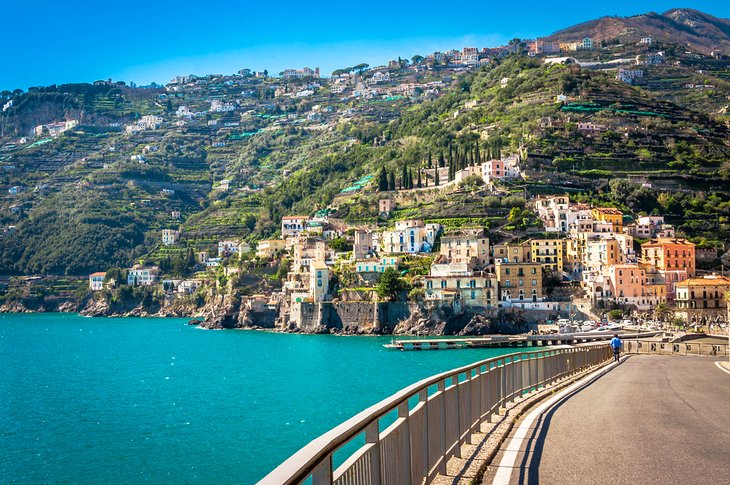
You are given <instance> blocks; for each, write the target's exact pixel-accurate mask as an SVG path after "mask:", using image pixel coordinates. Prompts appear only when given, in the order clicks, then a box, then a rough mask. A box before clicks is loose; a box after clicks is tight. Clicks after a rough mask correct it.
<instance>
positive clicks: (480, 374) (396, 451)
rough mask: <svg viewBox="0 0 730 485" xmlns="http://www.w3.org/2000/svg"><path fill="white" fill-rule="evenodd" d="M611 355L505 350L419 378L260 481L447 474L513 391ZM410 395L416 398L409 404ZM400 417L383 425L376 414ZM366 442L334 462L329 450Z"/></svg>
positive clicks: (345, 481) (340, 482)
mask: <svg viewBox="0 0 730 485" xmlns="http://www.w3.org/2000/svg"><path fill="white" fill-rule="evenodd" d="M611 358H612V353H611V350H610V348H609V347H608V345H593V346H586V347H562V348H560V347H552V348H549V349H546V350H541V351H526V352H518V353H514V354H509V355H503V356H499V357H495V358H491V359H487V360H483V361H480V362H476V363H474V364H471V365H468V366H465V367H460V368H458V369H454V370H451V371H447V372H444V373H441V374H437V375H435V376H432V377H429V378H426V379H423V380H421V381H419V382H417V383H415V384H413V385H411V386H408V387H406V388H405V389H402V390H400V391H399V392H397V393H395V394H393V395H392V396H390V397H389V398H387V399H384V400H383V401H381V402H379V403H377V404H375V405H373V406H371V407H369V408H367V409H365V410H364V411H362V412H360V413H359V414H357V415H356V416H354V417H352V418H350V419H349V420H347V421H345V422H344V423H342V424H341V425H339V426H337V427H335V428H334V429H332V430H330V431H328V432H327V433H325V434H323V435H322V436H320V437H319V438H316V439H314V440H313V441H311V442H310V443H309V444H308V445H306V446H305V447H304V448H302V449H300V450H299V451H298V452H297V453H295V454H294V455H292V456H291V457H290V458H289V459H288V460H286V461H285V462H284V463H282V464H281V465H279V466H278V467H277V468H276V469H275V470H274V471H272V472H271V473H269V474H268V475H267V476H266V477H264V478H263V479H262V480H261V482H259V483H260V484H267V485H269V484H271V485H281V484H300V483H302V482H304V481H306V480H308V479H310V478H311V483H312V485H321V484H328V485H329V484H336V485H359V484H373V485H380V484H390V483H399V484H420V483H422V482H423V481H424V480H427V481H430V480H432V479H433V478H435V476H436V475H437V474H439V473H441V474H445V472H446V463H447V462H448V460H449V459H450V458H451V457H454V456H456V457H460V453H461V445H462V444H464V443H468V442H469V441H470V439H471V436H472V434H473V433H475V432H478V431H480V427H481V424H482V423H484V422H487V421H488V420H489V419H490V418H491V416H492V415H494V414H497V413H499V410H500V408H502V407H505V406H506V405H507V404H508V403H509V402H511V401H514V400H515V399H516V398H518V397H521V396H523V395H525V394H528V393H530V392H532V391H534V390H537V389H539V388H544V387H546V386H549V385H551V384H553V383H555V382H556V381H557V380H559V379H561V378H563V377H567V376H570V375H572V374H575V373H577V372H580V371H582V370H584V369H586V368H589V367H592V366H594V365H597V364H600V363H603V362H606V361H608V360H609V359H611ZM409 401H410V402H415V405H413V406H411V405H410V404H409ZM395 413H397V418H396V419H395V421H394V422H393V423H392V424H390V425H389V426H388V427H387V428H386V429H385V430H383V431H380V428H381V419H384V418H386V417H387V416H392V415H393V414H395ZM363 434H364V438H365V445H364V446H361V447H360V448H359V449H357V450H356V451H355V452H353V453H352V454H351V455H350V456H349V457H348V458H347V459H345V461H344V462H343V463H342V464H341V465H340V466H338V467H337V469H333V455H334V453H335V452H336V451H337V450H339V449H341V448H342V447H343V446H345V445H347V444H348V443H350V442H352V441H353V440H354V439H356V438H362V435H363Z"/></svg>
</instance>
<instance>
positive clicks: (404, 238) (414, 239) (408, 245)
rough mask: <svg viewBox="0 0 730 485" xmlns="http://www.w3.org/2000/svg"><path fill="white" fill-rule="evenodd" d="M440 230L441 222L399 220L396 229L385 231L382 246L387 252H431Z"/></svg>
mask: <svg viewBox="0 0 730 485" xmlns="http://www.w3.org/2000/svg"><path fill="white" fill-rule="evenodd" d="M439 232H441V225H440V224H424V223H423V221H419V220H415V219H414V220H406V221H398V222H396V223H395V230H391V231H385V232H384V233H383V238H382V241H381V248H382V250H383V251H384V252H385V253H386V254H393V253H430V252H431V248H433V244H434V242H436V236H437V235H438V234H439Z"/></svg>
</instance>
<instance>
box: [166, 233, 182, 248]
mask: <svg viewBox="0 0 730 485" xmlns="http://www.w3.org/2000/svg"><path fill="white" fill-rule="evenodd" d="M179 235H180V233H179V232H178V231H176V230H174V229H163V230H162V244H163V245H164V246H172V245H174V244H175V243H176V242H177V239H178V237H179Z"/></svg>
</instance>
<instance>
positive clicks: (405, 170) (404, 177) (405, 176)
mask: <svg viewBox="0 0 730 485" xmlns="http://www.w3.org/2000/svg"><path fill="white" fill-rule="evenodd" d="M400 185H401V188H404V189H406V190H408V167H406V166H405V165H403V172H401V176H400Z"/></svg>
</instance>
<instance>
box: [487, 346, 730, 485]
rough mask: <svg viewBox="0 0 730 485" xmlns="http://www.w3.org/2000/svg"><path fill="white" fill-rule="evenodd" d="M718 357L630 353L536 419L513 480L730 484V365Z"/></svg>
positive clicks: (488, 477)
mask: <svg viewBox="0 0 730 485" xmlns="http://www.w3.org/2000/svg"><path fill="white" fill-rule="evenodd" d="M716 360H717V359H716V358H705V357H678V356H659V355H634V356H630V357H628V358H626V359H625V360H623V362H622V363H621V364H619V365H618V366H616V367H615V368H614V369H612V370H610V371H609V372H608V373H607V374H605V375H603V376H602V377H599V378H598V379H596V380H595V381H594V382H593V383H592V384H590V385H589V386H587V387H585V388H583V389H582V390H579V391H577V392H575V393H574V394H573V395H571V396H570V397H568V398H567V399H564V400H562V401H561V402H559V403H558V404H556V405H555V406H553V407H552V408H551V409H549V410H548V411H547V412H545V413H544V414H543V415H542V416H541V417H540V418H539V419H538V420H536V422H535V424H534V425H533V426H532V428H531V429H530V431H529V432H528V434H527V439H526V440H524V442H523V445H522V448H521V449H520V453H519V454H518V457H517V461H516V462H515V467H514V468H513V469H512V474H511V479H510V483H528V484H533V483H541V484H561V485H565V484H604V483H605V484H612V485H616V484H651V483H657V484H659V483H661V484H674V483H680V484H683V485H689V484H730V374H728V373H726V372H723V371H722V370H720V369H719V368H718V367H717V366H716V365H715V361H716ZM518 426H519V423H517V426H515V430H516V429H517V427H518ZM513 434H514V431H513ZM509 443H510V439H508V440H507V441H506V442H505V445H508V444H509ZM500 459H501V454H498V455H497V457H496V458H495V460H494V461H493V464H495V465H498V464H499V463H500ZM494 475H495V470H494V469H491V470H490V471H489V472H488V473H487V475H486V476H485V480H484V483H492V479H493V477H494Z"/></svg>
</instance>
